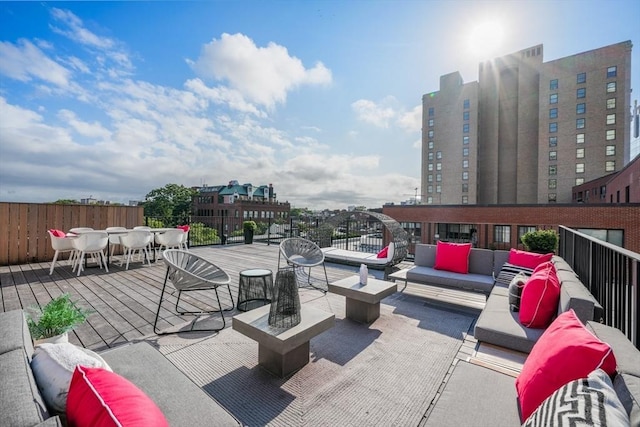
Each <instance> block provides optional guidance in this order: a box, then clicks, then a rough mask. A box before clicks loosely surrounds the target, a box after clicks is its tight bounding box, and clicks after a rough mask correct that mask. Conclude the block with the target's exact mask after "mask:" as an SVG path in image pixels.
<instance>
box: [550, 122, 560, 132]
mask: <svg viewBox="0 0 640 427" xmlns="http://www.w3.org/2000/svg"><path fill="white" fill-rule="evenodd" d="M549 132H550V133H554V132H558V123H557V122H551V123H549Z"/></svg>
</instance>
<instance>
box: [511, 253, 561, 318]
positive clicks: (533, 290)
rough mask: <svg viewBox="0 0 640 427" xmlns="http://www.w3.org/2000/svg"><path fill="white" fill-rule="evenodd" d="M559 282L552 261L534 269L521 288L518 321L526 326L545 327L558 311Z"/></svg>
mask: <svg viewBox="0 0 640 427" xmlns="http://www.w3.org/2000/svg"><path fill="white" fill-rule="evenodd" d="M559 299H560V282H559V280H558V276H557V275H556V270H555V267H554V266H553V263H551V262H547V263H544V264H541V265H540V266H538V267H537V268H536V270H534V272H533V274H532V275H531V277H530V278H529V279H528V280H527V283H525V285H524V289H523V290H522V296H521V299H520V316H519V319H520V323H521V324H522V325H523V326H526V327H527V328H546V327H547V326H549V325H550V324H551V322H552V321H553V318H554V317H555V315H556V314H557V312H558V301H559Z"/></svg>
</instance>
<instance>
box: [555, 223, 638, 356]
mask: <svg viewBox="0 0 640 427" xmlns="http://www.w3.org/2000/svg"><path fill="white" fill-rule="evenodd" d="M559 233H560V244H559V248H558V255H560V256H561V257H562V258H564V260H565V261H567V262H568V263H569V265H570V266H571V268H573V271H575V272H576V274H577V275H578V277H579V278H580V280H581V281H582V283H583V284H584V285H585V286H586V287H587V289H589V292H591V294H592V295H593V296H594V297H595V298H596V300H597V301H598V302H599V303H600V305H602V308H603V309H604V318H603V319H602V323H604V324H605V325H609V326H613V327H614V328H617V329H619V330H620V331H622V333H623V334H625V335H626V336H627V338H629V340H630V341H631V342H632V343H633V344H634V345H635V346H636V347H637V348H640V330H639V329H638V321H639V320H640V319H639V317H638V309H639V307H640V292H638V286H639V285H640V254H638V253H635V252H631V251H628V250H626V249H623V248H620V247H619V246H615V245H612V244H610V243H607V242H604V241H602V240H598V239H595V238H593V237H591V236H588V235H586V234H583V233H580V232H578V231H575V230H572V229H570V228H567V227H564V226H560V227H559Z"/></svg>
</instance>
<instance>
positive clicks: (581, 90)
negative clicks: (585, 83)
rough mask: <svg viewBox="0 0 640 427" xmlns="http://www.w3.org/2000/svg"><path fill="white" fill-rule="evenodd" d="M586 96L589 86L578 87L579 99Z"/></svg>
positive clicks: (577, 94)
mask: <svg viewBox="0 0 640 427" xmlns="http://www.w3.org/2000/svg"><path fill="white" fill-rule="evenodd" d="M585 96H587V88H585V87H581V88H580V89H578V90H577V91H576V97H577V98H578V99H580V98H584V97H585Z"/></svg>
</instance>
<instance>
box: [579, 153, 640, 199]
mask: <svg viewBox="0 0 640 427" xmlns="http://www.w3.org/2000/svg"><path fill="white" fill-rule="evenodd" d="M573 202H574V203H640V155H638V156H636V158H635V159H634V160H632V161H631V162H630V163H628V164H627V165H626V166H625V167H624V168H623V169H622V170H621V171H619V172H614V173H612V174H609V175H606V176H603V177H601V178H597V179H594V180H592V181H589V182H585V183H584V184H582V185H578V186H575V187H573Z"/></svg>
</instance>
